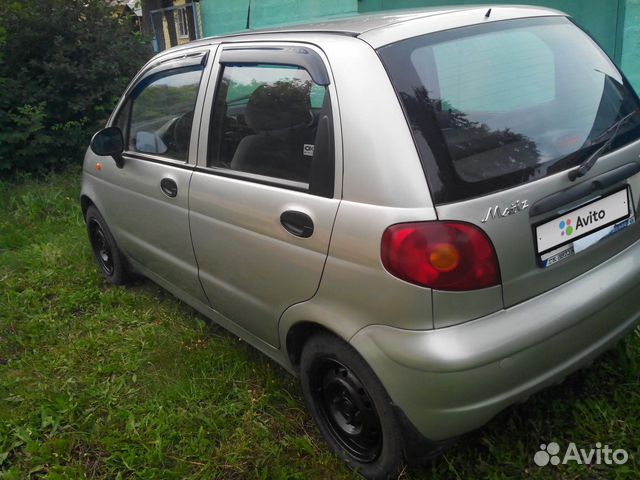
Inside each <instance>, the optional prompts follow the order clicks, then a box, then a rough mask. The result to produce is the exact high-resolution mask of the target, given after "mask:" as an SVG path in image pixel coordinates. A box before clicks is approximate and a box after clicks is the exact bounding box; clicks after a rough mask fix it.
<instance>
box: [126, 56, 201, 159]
mask: <svg viewBox="0 0 640 480" xmlns="http://www.w3.org/2000/svg"><path fill="white" fill-rule="evenodd" d="M201 76H202V67H201V66H198V67H189V68H181V69H176V70H168V71H165V72H161V73H159V74H157V75H154V76H151V77H148V78H146V79H144V80H143V81H142V82H141V83H140V84H138V85H137V86H136V88H135V89H134V91H133V93H132V94H131V97H130V102H131V107H130V110H131V117H130V122H129V127H128V129H127V132H126V140H125V141H126V142H127V145H128V150H129V151H131V152H139V153H148V154H153V155H159V156H162V157H167V158H170V159H174V160H182V161H185V162H186V161H187V159H188V157H189V142H190V139H191V127H192V124H193V113H194V109H195V105H196V98H197V96H198V87H199V85H200V78H201ZM121 123H122V120H121V119H120V118H119V119H118V124H121ZM123 132H124V131H123Z"/></svg>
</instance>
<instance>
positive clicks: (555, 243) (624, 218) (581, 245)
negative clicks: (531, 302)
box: [536, 188, 635, 266]
mask: <svg viewBox="0 0 640 480" xmlns="http://www.w3.org/2000/svg"><path fill="white" fill-rule="evenodd" d="M634 220H635V219H634V218H632V217H631V208H630V205H629V191H628V189H627V188H625V189H624V190H620V191H619V192H616V193H613V194H611V195H608V196H606V197H604V198H601V199H599V200H596V201H594V202H591V203H588V204H587V205H584V206H582V207H578V208H576V209H574V210H572V211H570V212H567V213H564V214H563V215H561V216H559V217H557V218H555V219H554V220H551V221H549V222H546V223H543V224H542V225H538V226H537V227H536V238H537V249H538V254H539V255H540V256H541V260H542V261H543V263H545V264H546V263H548V260H549V259H551V260H552V263H557V262H558V261H560V260H563V259H564V258H566V257H567V256H570V255H572V254H574V253H578V251H582V250H584V249H585V248H588V247H585V245H587V246H590V245H592V244H594V243H597V242H598V241H600V240H601V239H602V238H604V237H605V236H608V235H610V234H612V233H615V232H617V231H619V230H621V229H623V228H625V227H627V226H629V225H631V224H632V223H633V222H634ZM563 247H566V248H563ZM554 257H557V258H554ZM554 260H555V261H554ZM545 266H549V265H545Z"/></svg>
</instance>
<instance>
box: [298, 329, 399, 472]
mask: <svg viewBox="0 0 640 480" xmlns="http://www.w3.org/2000/svg"><path fill="white" fill-rule="evenodd" d="M300 380H301V382H302V391H303V393H304V396H305V400H306V402H307V405H308V407H309V410H310V412H311V414H312V416H313V417H314V420H315V421H316V423H317V424H318V427H319V429H320V431H321V433H322V434H323V436H324V438H325V440H326V441H327V443H328V445H329V446H330V447H331V449H332V450H333V451H334V452H335V453H337V454H338V456H340V457H342V458H343V459H344V460H345V461H346V462H347V463H348V464H349V466H351V467H352V468H354V469H355V470H357V471H358V472H359V473H360V474H362V475H363V476H364V477H366V478H370V479H385V480H386V479H390V478H397V476H398V474H399V472H400V471H401V470H402V467H403V466H404V460H405V459H404V446H403V443H404V441H403V436H402V430H401V428H400V424H399V422H398V420H397V418H396V414H395V412H394V411H393V408H392V406H391V400H390V399H389V396H388V395H387V393H386V391H385V389H384V387H383V386H382V384H381V383H380V380H379V379H378V378H377V377H376V375H375V373H374V372H373V371H372V370H371V368H370V367H369V365H367V363H366V362H365V361H364V360H363V358H362V357H361V356H360V355H359V354H358V353H357V352H356V351H355V350H354V349H353V347H351V346H350V345H349V344H347V343H346V342H344V341H342V340H341V339H339V338H337V337H335V336H334V335H331V334H329V333H321V334H317V335H314V336H313V337H311V338H310V339H309V340H308V341H307V343H306V344H305V346H304V348H303V350H302V355H301V358H300Z"/></svg>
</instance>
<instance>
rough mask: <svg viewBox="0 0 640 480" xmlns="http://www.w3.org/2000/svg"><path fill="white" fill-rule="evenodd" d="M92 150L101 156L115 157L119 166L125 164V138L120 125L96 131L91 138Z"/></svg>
mask: <svg viewBox="0 0 640 480" xmlns="http://www.w3.org/2000/svg"><path fill="white" fill-rule="evenodd" d="M91 150H92V151H93V153H95V154H96V155H100V156H101V157H106V156H111V157H113V159H114V160H115V162H116V166H117V167H118V168H122V167H123V166H124V158H122V153H123V152H124V139H123V138H122V131H120V129H119V128H118V127H107V128H103V129H102V130H100V131H99V132H98V133H96V134H95V135H94V136H93V138H92V139H91Z"/></svg>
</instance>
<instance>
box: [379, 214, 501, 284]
mask: <svg viewBox="0 0 640 480" xmlns="http://www.w3.org/2000/svg"><path fill="white" fill-rule="evenodd" d="M381 255H382V264H383V265H384V266H385V268H386V269H387V270H388V271H389V273H391V274H392V275H395V276H396V277H398V278H401V279H403V280H406V281H407V282H411V283H415V284H417V285H421V286H423V287H429V288H433V289H436V290H452V291H462V290H477V289H480V288H487V287H493V286H494V285H499V284H500V270H499V267H498V259H497V257H496V252H495V250H494V249H493V245H492V244H491V241H490V240H489V238H488V237H487V235H486V234H485V233H484V232H483V231H482V230H480V229H479V228H478V227H475V226H473V225H470V224H467V223H457V222H417V223H400V224H398V225H393V226H391V227H389V228H387V230H385V232H384V234H383V235H382V253H381Z"/></svg>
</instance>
